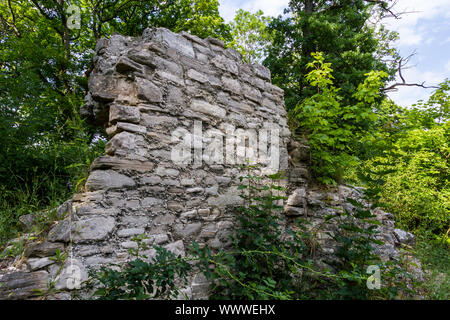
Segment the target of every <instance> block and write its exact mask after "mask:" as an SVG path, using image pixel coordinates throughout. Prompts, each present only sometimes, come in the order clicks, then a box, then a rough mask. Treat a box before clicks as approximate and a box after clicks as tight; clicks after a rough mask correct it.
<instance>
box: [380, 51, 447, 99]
mask: <svg viewBox="0 0 450 320" xmlns="http://www.w3.org/2000/svg"><path fill="white" fill-rule="evenodd" d="M415 54H416V52H415V51H414V52H413V53H411V54H410V55H409V56H407V57H406V58H400V59H399V60H398V69H397V72H398V75H399V77H400V79H401V80H402V82H397V83H394V84H392V85H390V86H389V87H386V88H384V89H382V91H383V92H395V91H398V87H401V86H403V87H420V88H424V89H431V88H434V89H435V88H438V87H437V86H426V85H425V81H424V82H422V83H407V82H406V80H405V77H404V76H403V73H402V70H405V69H408V68H410V67H411V66H407V63H408V62H409V60H410V59H411V57H413V56H414V55H415Z"/></svg>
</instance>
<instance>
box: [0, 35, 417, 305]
mask: <svg viewBox="0 0 450 320" xmlns="http://www.w3.org/2000/svg"><path fill="white" fill-rule="evenodd" d="M94 63H95V69H94V70H93V72H92V74H91V77H90V80H89V93H88V95H87V97H86V104H85V106H84V107H83V109H82V113H83V115H84V116H85V117H87V118H88V119H90V121H92V122H95V123H96V124H97V125H99V126H103V127H104V128H105V129H106V132H107V134H108V136H109V141H108V143H107V145H106V150H105V152H106V155H104V156H101V157H99V158H97V159H96V160H95V161H94V162H93V164H92V166H91V172H90V175H89V177H88V179H87V182H86V185H85V189H86V190H85V192H83V193H79V194H76V195H75V196H74V197H73V198H72V199H71V200H70V201H68V202H66V203H64V204H63V205H62V206H61V207H60V208H58V212H59V213H60V214H61V216H62V215H66V218H65V219H63V220H61V221H60V222H58V223H57V224H56V225H55V226H54V227H53V228H52V229H51V230H50V232H49V234H48V236H47V237H46V239H45V241H44V242H40V243H35V244H30V245H29V246H28V248H27V249H26V256H27V263H26V264H24V265H23V266H22V267H19V268H17V267H11V268H10V269H8V270H9V271H8V270H7V271H6V272H5V271H3V276H2V275H1V274H2V272H1V271H0V282H3V283H4V284H6V285H5V286H3V288H6V287H8V288H10V289H11V290H9V291H5V290H6V289H2V288H1V287H0V298H6V297H7V294H9V293H10V292H11V291H14V295H12V296H8V298H11V297H12V298H29V297H30V296H32V294H31V293H30V290H31V289H30V288H36V287H38V288H45V287H46V284H47V283H48V282H49V281H53V282H54V284H55V288H56V289H59V290H63V291H62V293H58V294H57V295H55V296H53V298H56V299H70V293H69V292H70V289H71V288H70V281H68V280H70V279H69V277H70V272H72V273H73V269H70V267H72V268H73V266H76V272H78V273H79V274H80V275H81V278H82V280H84V279H86V278H87V270H89V269H96V268H99V267H100V266H102V265H108V264H110V263H123V262H126V261H127V260H128V259H129V258H130V257H129V255H128V253H127V251H128V249H129V248H133V247H134V246H135V245H136V243H135V242H133V241H132V240H131V238H132V237H133V236H137V235H141V234H146V235H147V236H148V239H147V240H145V241H146V242H147V243H148V244H149V245H152V244H157V245H162V246H164V247H166V248H167V249H169V250H171V251H172V252H174V253H176V254H181V255H184V254H185V248H186V247H187V246H188V245H190V244H191V242H192V241H196V242H197V243H199V244H201V245H206V246H209V247H210V248H212V249H219V248H223V247H226V246H227V244H229V235H230V233H231V232H232V229H233V223H232V216H231V211H230V208H231V207H232V206H233V205H239V204H240V203H241V198H240V197H239V196H238V192H237V186H238V185H239V183H240V182H239V177H240V176H243V175H245V171H244V170H243V169H239V168H238V167H237V166H236V163H242V162H243V161H244V160H245V158H247V156H248V155H249V153H248V152H250V153H251V152H254V153H255V154H258V156H259V160H260V161H259V162H263V164H264V166H263V168H262V170H261V173H264V172H266V173H267V172H271V171H272V172H273V171H276V170H274V168H275V169H279V170H283V171H285V172H286V173H287V176H288V178H289V179H288V181H283V183H284V184H285V185H286V186H287V187H288V191H289V194H290V196H289V199H288V200H287V201H286V204H285V215H286V217H287V220H286V221H287V222H289V221H291V220H292V219H295V217H298V216H309V217H313V218H314V217H323V216H325V215H328V214H330V213H333V212H336V210H337V209H336V208H340V209H339V210H344V209H351V210H353V209H354V208H353V209H352V208H344V206H349V204H344V202H345V198H346V197H348V196H351V197H355V198H358V197H359V198H360V197H361V195H360V194H359V192H358V191H357V190H354V189H350V188H348V187H345V186H341V187H339V188H338V189H336V190H335V191H334V192H323V191H320V190H310V189H308V184H307V182H308V169H307V166H306V165H305V161H306V160H307V159H309V151H308V147H307V146H306V145H303V144H301V143H299V142H294V141H291V140H290V139H291V133H290V131H289V129H288V126H287V121H286V111H285V108H284V100H283V99H284V97H283V91H282V90H281V89H280V88H278V87H276V86H274V85H272V84H271V76H270V72H269V70H268V69H267V68H265V67H263V66H261V65H250V64H245V63H243V62H242V57H241V56H240V54H239V53H237V52H236V51H234V50H232V49H225V48H224V44H223V42H221V41H220V40H217V39H212V38H207V39H200V38H198V37H196V36H193V35H190V34H188V33H184V32H182V33H180V34H175V33H172V32H171V31H169V30H167V29H163V28H158V29H147V30H145V32H144V34H143V35H142V37H138V38H132V37H124V36H120V35H114V36H112V37H111V38H110V39H101V40H100V41H99V42H98V44H97V47H96V54H95V57H94ZM174 132H178V134H175V135H174V134H173V133H174ZM243 132H245V133H247V134H248V133H250V134H249V135H248V136H247V138H248V139H244V138H242V137H245V135H244V136H243V135H242V134H243ZM253 134H256V138H257V140H255V136H254V135H253ZM185 137H188V138H186V139H185V140H183V139H184V138H185ZM230 137H235V140H234V141H233V140H232V139H229V140H227V139H228V138H230ZM265 140H267V141H268V143H267V146H266V145H264V144H263V145H261V146H260V144H261V141H265ZM181 141H184V142H185V146H186V148H187V149H189V150H192V153H189V154H188V155H190V156H191V157H187V158H184V160H185V161H184V163H182V161H178V162H177V161H173V154H172V150H173V149H174V147H176V146H180V142H181ZM214 141H215V142H216V143H219V144H218V145H219V146H223V152H220V153H219V154H217V153H215V154H214V153H211V154H209V153H208V150H206V149H207V148H205V145H208V144H210V143H211V142H214ZM220 142H222V144H221V143H220ZM213 146H217V144H216V145H214V144H213ZM244 146H247V149H245V148H243V147H244ZM272 146H273V147H278V150H279V156H278V154H276V153H274V151H273V150H274V149H271V147H272ZM239 148H240V149H239ZM184 150H186V149H184ZM243 150H245V151H246V152H247V153H245V152H243ZM233 151H234V152H235V153H236V154H235V155H234V156H233ZM178 155H179V153H178ZM202 155H203V157H202ZM275 156H277V157H275ZM274 160H275V167H274V166H273V165H274V162H273V161H274ZM271 165H272V166H271ZM333 210H334V211H333ZM377 215H378V217H379V219H380V221H383V225H382V228H385V230H384V229H383V237H384V238H383V239H385V238H386V239H387V240H388V244H387V247H383V248H380V250H381V251H383V250H384V251H386V252H385V253H386V254H385V256H389V255H390V254H391V253H392V252H393V253H392V254H394V253H395V250H396V249H395V247H396V246H398V245H399V243H400V240H399V239H398V236H396V235H395V234H394V222H393V220H392V218H393V217H392V216H390V215H389V214H387V213H384V212H382V211H379V212H377ZM317 221H319V219H318V220H317ZM396 230H398V229H396ZM325 234H326V233H325V232H323V234H322V235H321V234H319V238H320V241H321V244H322V245H323V252H325V253H328V254H332V253H333V245H332V244H330V242H329V239H328V238H327V237H326V236H325ZM408 237H409V235H408ZM405 239H406V238H405ZM403 241H404V242H405V241H410V239H409V238H408V239H406V240H403ZM56 249H61V250H66V251H68V253H69V258H68V260H67V261H66V264H65V266H64V268H63V270H62V271H61V270H60V268H59V266H57V265H56V264H54V262H53V261H52V260H51V259H49V257H50V256H52V255H54V253H55V251H56ZM153 253H154V251H153V252H152V251H149V252H147V254H149V255H150V256H151V255H152V254H153ZM14 268H15V269H14ZM190 280H191V282H190V285H189V286H188V287H187V288H185V290H184V293H185V294H186V295H187V296H188V297H189V298H194V299H196V298H197V299H198V298H207V288H208V284H207V283H206V282H205V279H204V278H203V277H202V276H201V275H193V276H192V277H191V279H190ZM14 286H15V287H14ZM2 290H3V291H2ZM64 290H66V291H64Z"/></svg>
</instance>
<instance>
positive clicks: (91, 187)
mask: <svg viewBox="0 0 450 320" xmlns="http://www.w3.org/2000/svg"><path fill="white" fill-rule="evenodd" d="M135 185H136V183H135V182H134V181H133V179H131V178H130V177H128V176H126V175H123V174H120V173H117V172H116V171H113V170H95V171H93V172H91V174H90V175H89V177H88V179H87V181H86V190H88V191H96V190H108V189H121V188H127V187H134V186H135Z"/></svg>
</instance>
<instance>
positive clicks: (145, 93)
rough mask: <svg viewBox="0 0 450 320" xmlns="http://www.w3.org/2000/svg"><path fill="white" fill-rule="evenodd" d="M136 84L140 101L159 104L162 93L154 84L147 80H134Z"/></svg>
mask: <svg viewBox="0 0 450 320" xmlns="http://www.w3.org/2000/svg"><path fill="white" fill-rule="evenodd" d="M136 84H137V96H138V98H140V99H143V100H146V101H148V102H155V103H157V102H161V101H162V92H161V89H160V88H158V87H157V86H156V85H155V84H154V83H152V82H150V81H149V80H147V79H143V78H138V77H137V78H136Z"/></svg>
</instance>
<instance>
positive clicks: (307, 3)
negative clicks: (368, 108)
mask: <svg viewBox="0 0 450 320" xmlns="http://www.w3.org/2000/svg"><path fill="white" fill-rule="evenodd" d="M382 3H384V1H364V0H355V1H347V0H338V1H318V0H292V1H290V2H289V8H288V9H286V10H285V12H286V13H288V14H287V15H285V16H284V17H282V16H280V17H278V18H276V19H274V20H273V21H272V22H271V23H270V25H269V30H271V31H272V32H273V34H274V35H273V41H272V44H271V46H270V47H269V50H268V56H267V58H266V59H265V61H264V64H265V65H266V66H268V67H269V68H270V70H271V72H272V77H273V82H274V83H275V84H276V85H278V86H280V87H281V88H282V89H284V91H285V99H286V107H287V109H288V110H292V109H293V108H294V107H295V106H296V105H297V104H298V103H299V102H301V101H302V100H303V99H305V98H307V97H310V96H311V95H313V94H314V93H315V92H314V90H313V88H311V87H310V86H309V85H308V80H307V79H306V75H307V73H308V69H307V65H308V63H310V62H311V61H312V60H313V59H312V57H311V53H312V52H323V56H324V58H325V59H326V60H327V61H328V62H330V63H331V64H332V65H333V68H334V70H335V71H334V73H333V76H334V78H335V79H334V86H335V87H336V88H339V89H340V96H341V97H342V99H343V102H344V104H346V105H351V104H355V103H356V102H357V101H356V98H355V97H354V96H353V93H354V92H355V91H356V90H357V88H358V85H359V84H360V83H361V82H363V81H364V79H365V74H367V73H368V72H370V71H372V70H374V71H384V72H387V73H388V74H389V75H393V74H394V73H395V70H393V69H391V68H390V67H389V65H388V64H386V63H385V62H383V60H382V55H383V53H386V51H388V50H389V49H388V46H387V42H388V41H387V40H388V37H387V36H386V35H385V36H384V37H380V36H379V30H378V31H377V30H376V27H375V26H374V25H372V24H370V23H369V21H368V20H369V18H370V17H371V12H372V9H373V8H374V6H379V5H380V4H382Z"/></svg>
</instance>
